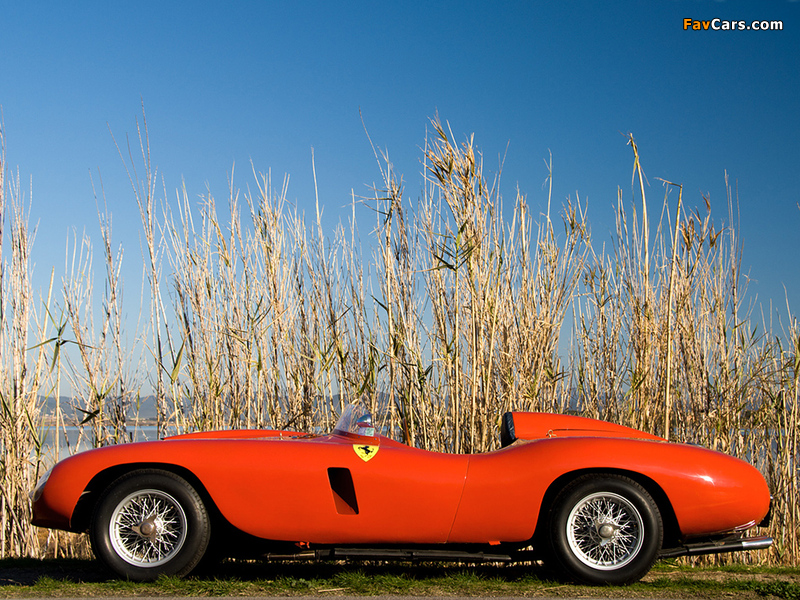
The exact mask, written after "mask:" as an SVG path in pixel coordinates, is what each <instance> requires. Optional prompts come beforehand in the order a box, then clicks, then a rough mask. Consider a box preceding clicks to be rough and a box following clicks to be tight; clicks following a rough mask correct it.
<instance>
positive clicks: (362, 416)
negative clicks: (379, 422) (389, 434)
mask: <svg viewBox="0 0 800 600" xmlns="http://www.w3.org/2000/svg"><path fill="white" fill-rule="evenodd" d="M333 432H334V433H352V434H355V435H368V436H374V435H375V427H374V426H373V424H372V415H371V414H370V412H369V411H368V410H367V409H366V408H364V407H363V406H362V405H361V404H359V403H353V404H348V405H347V406H345V407H344V410H343V411H342V414H341V416H340V417H339V420H338V421H337V422H336V426H335V427H334V428H333Z"/></svg>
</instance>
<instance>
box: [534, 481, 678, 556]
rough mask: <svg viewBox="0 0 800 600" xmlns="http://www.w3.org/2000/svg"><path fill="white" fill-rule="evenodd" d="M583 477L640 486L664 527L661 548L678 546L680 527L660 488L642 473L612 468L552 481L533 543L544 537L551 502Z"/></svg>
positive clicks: (542, 506)
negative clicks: (601, 477) (606, 477)
mask: <svg viewBox="0 0 800 600" xmlns="http://www.w3.org/2000/svg"><path fill="white" fill-rule="evenodd" d="M583 475H623V476H625V477H628V478H630V479H632V480H633V481H635V482H636V483H638V484H639V485H641V486H642V487H643V488H644V489H645V490H646V491H647V493H648V494H650V496H652V498H653V500H654V501H655V503H656V506H657V507H658V510H659V512H660V513H661V520H662V523H663V527H664V540H663V543H662V546H663V547H664V548H669V547H671V546H673V545H678V543H679V541H680V539H681V531H680V526H679V525H678V519H677V517H676V516H675V511H674V509H673V508H672V502H670V500H669V497H668V496H667V494H666V493H665V492H664V490H663V489H662V488H661V486H660V485H659V484H658V483H657V482H656V481H655V480H653V479H651V478H650V477H648V476H647V475H644V474H642V473H639V472H636V471H628V470H626V469H612V468H592V469H578V470H575V471H570V472H569V473H564V474H563V475H561V476H560V477H558V478H557V479H556V480H555V481H553V482H552V483H551V484H550V486H549V487H548V488H547V491H546V492H545V494H544V497H543V498H542V504H541V508H540V510H539V517H538V519H537V522H536V528H535V530H534V541H537V540H539V539H540V538H541V536H542V535H546V531H547V520H548V516H549V514H550V509H551V508H552V505H553V501H554V500H555V499H556V496H558V493H559V492H560V491H561V490H563V489H564V488H565V487H566V486H568V485H569V484H570V483H572V482H573V481H575V480H576V479H577V478H579V477H582V476H583ZM536 546H539V544H536Z"/></svg>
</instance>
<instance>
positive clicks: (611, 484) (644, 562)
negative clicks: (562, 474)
mask: <svg viewBox="0 0 800 600" xmlns="http://www.w3.org/2000/svg"><path fill="white" fill-rule="evenodd" d="M598 492H610V493H612V494H617V495H619V496H622V497H623V498H625V499H626V500H627V501H628V502H630V503H631V504H632V505H633V506H634V507H635V508H636V510H637V511H638V512H639V515H640V516H641V519H642V524H643V532H644V540H643V543H642V546H641V548H640V549H639V551H638V553H637V554H636V556H634V557H633V559H632V560H630V562H628V563H626V564H625V565H622V566H620V567H619V568H616V569H608V570H601V569H595V568H592V567H591V566H589V565H587V564H585V563H584V562H582V561H581V560H580V559H579V558H578V557H577V556H576V555H575V553H574V551H573V550H572V548H571V547H570V544H569V541H568V539H567V521H568V519H569V515H570V512H571V511H572V509H573V508H574V507H575V506H576V505H577V504H578V503H579V502H581V501H582V500H583V499H584V498H586V497H588V496H590V495H592V494H596V493H598ZM548 529H549V531H548V533H549V536H548V538H549V539H548V545H549V556H550V558H551V561H552V563H553V566H555V567H556V568H557V569H558V571H560V572H561V573H563V574H565V575H567V576H568V577H570V578H572V579H576V580H578V581H581V582H583V583H589V584H609V585H622V584H626V583H632V582H634V581H638V580H639V579H641V578H642V577H643V576H644V575H645V574H646V573H647V572H648V571H649V570H650V568H651V567H652V565H653V563H654V562H655V560H656V558H657V557H658V551H659V550H660V549H661V542H662V538H663V525H662V521H661V515H660V513H659V511H658V507H657V505H656V503H655V501H654V500H653V498H652V497H651V496H650V494H649V493H647V491H646V490H645V489H644V488H643V487H642V486H641V485H639V484H638V483H636V482H635V481H633V480H632V479H630V478H628V477H624V476H621V475H611V474H609V475H585V476H583V477H580V478H579V479H577V480H575V481H574V482H572V483H571V484H570V485H568V486H567V487H566V488H564V490H562V491H561V493H559V494H558V496H557V497H556V499H555V501H554V502H553V506H552V509H551V512H550V519H549V528H548Z"/></svg>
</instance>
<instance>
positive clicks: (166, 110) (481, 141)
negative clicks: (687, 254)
mask: <svg viewBox="0 0 800 600" xmlns="http://www.w3.org/2000/svg"><path fill="white" fill-rule="evenodd" d="M0 14H1V15H2V16H1V17H0V105H2V109H3V115H4V122H5V136H6V158H7V162H8V166H9V168H11V169H14V171H15V172H16V171H17V169H18V170H19V174H20V177H21V179H22V182H23V185H22V187H23V189H24V191H25V194H26V198H29V197H30V192H29V190H30V189H32V199H33V203H32V208H31V218H32V221H33V222H35V223H37V224H38V231H37V238H36V245H35V250H34V258H35V261H36V275H37V280H38V281H44V280H45V279H46V278H47V277H48V276H49V273H50V269H51V267H55V268H56V275H57V276H60V275H61V273H62V272H63V265H64V248H65V244H66V241H67V239H68V236H69V235H71V231H73V230H77V231H78V232H79V233H80V232H82V231H83V230H85V231H86V232H87V233H89V234H90V235H91V237H92V239H93V242H94V244H95V245H97V246H99V244H100V237H99V230H98V226H97V216H96V207H95V200H94V195H93V192H92V183H91V181H92V178H93V179H94V182H95V185H98V186H99V180H100V178H102V183H103V187H104V190H105V196H106V201H107V204H108V208H109V210H110V211H111V213H112V216H113V225H114V230H113V236H114V242H115V243H121V244H123V246H124V248H125V259H124V260H125V275H126V302H128V303H131V302H133V303H134V304H136V303H138V291H134V290H136V289H137V288H138V285H139V277H140V269H141V252H140V243H139V221H138V212H137V208H136V204H135V201H134V197H133V195H132V193H131V191H130V187H129V185H128V182H127V176H126V174H125V170H124V168H123V165H122V163H121V161H120V158H119V157H118V155H117V152H116V149H115V147H114V142H113V140H112V138H111V134H110V133H109V128H110V129H111V131H113V133H114V135H115V136H116V138H117V140H118V141H120V142H124V138H125V135H126V134H130V135H132V136H135V131H136V119H137V118H138V119H141V102H142V101H143V102H144V105H145V110H146V114H147V121H148V126H149V131H150V141H151V151H152V160H153V164H154V165H155V166H157V167H158V169H159V173H161V174H162V175H163V176H164V178H165V184H166V188H167V192H168V194H169V195H170V196H171V198H174V194H175V190H176V189H177V188H178V187H179V186H180V185H181V181H185V184H186V187H187V190H188V192H189V195H190V197H192V198H198V197H199V196H200V195H201V194H204V193H206V191H207V188H210V190H211V192H212V193H213V194H214V195H215V196H216V197H217V198H218V199H219V200H224V199H225V198H226V197H227V187H228V184H227V178H228V176H229V174H230V172H231V169H232V167H233V165H234V164H235V165H236V167H235V173H236V175H235V183H236V184H237V185H238V186H240V187H245V186H247V185H248V184H251V183H252V175H251V169H250V161H251V160H252V162H253V163H254V165H255V167H256V169H257V170H259V171H267V170H270V169H271V171H272V173H273V177H274V178H275V179H276V180H277V181H280V179H281V178H282V176H283V174H284V173H288V174H289V175H290V176H291V179H290V186H289V197H290V199H292V200H293V201H295V202H296V203H297V205H298V206H299V207H300V208H301V209H302V210H306V211H307V212H308V213H313V207H314V185H313V180H312V173H311V153H312V148H313V149H314V155H315V163H316V173H317V180H318V184H319V194H320V201H321V204H322V205H323V206H324V211H325V213H324V214H325V216H326V219H327V220H328V221H327V222H330V223H331V224H333V223H335V222H336V221H338V220H339V219H342V220H346V219H347V217H348V215H349V209H348V208H347V206H348V205H349V203H350V196H351V190H352V191H355V193H356V195H367V194H368V193H369V186H370V185H372V184H373V183H374V182H377V181H379V179H380V173H379V171H378V168H377V164H376V162H375V158H374V156H373V154H372V150H371V147H370V143H369V140H368V139H367V136H366V134H365V132H364V128H363V126H362V122H361V119H362V116H363V120H364V123H365V125H366V127H367V128H368V130H369V134H370V136H371V138H372V140H373V141H374V142H375V144H376V145H378V146H379V147H381V148H385V149H387V150H388V152H389V155H390V157H391V159H392V161H393V163H394V165H395V169H396V170H397V171H398V173H400V174H402V176H403V179H404V182H405V192H406V197H407V198H408V199H409V200H415V199H416V198H417V197H418V196H419V195H420V191H421V187H422V183H421V182H422V178H421V175H420V173H421V169H422V167H421V163H420V159H421V151H420V147H421V146H422V144H423V143H424V137H425V131H426V127H427V125H428V120H429V118H430V117H432V116H434V115H435V114H437V113H438V114H439V115H440V117H441V118H442V119H443V120H446V121H448V122H449V123H450V125H451V127H452V129H453V132H454V133H455V134H456V136H457V137H458V139H460V140H461V139H465V138H466V136H467V135H469V134H472V133H474V134H475V141H476V144H477V146H478V148H479V150H481V152H482V153H483V155H484V159H485V165H486V167H487V170H489V171H490V172H493V171H496V169H497V165H498V164H499V156H500V155H502V154H506V159H505V163H504V167H503V179H502V181H503V193H504V196H505V197H506V199H507V201H508V204H510V203H511V202H510V201H511V200H512V199H513V196H514V193H515V189H516V187H517V185H518V186H519V187H520V189H521V190H522V191H523V192H524V193H525V194H526V195H527V196H528V199H529V201H530V203H531V204H532V206H533V207H534V208H535V209H539V210H543V209H544V207H545V206H546V200H547V196H546V190H544V189H543V188H542V184H543V182H544V181H545V178H546V176H547V171H546V169H545V167H544V162H543V160H544V159H546V158H547V157H548V156H549V153H550V152H552V156H553V166H554V182H553V183H554V188H553V189H554V200H555V202H556V204H557V205H560V204H561V202H562V201H563V200H564V199H565V198H566V197H567V196H572V198H573V199H574V198H575V196H576V193H577V194H578V195H579V196H580V198H581V199H582V200H588V203H589V212H588V216H589V219H590V222H591V227H592V232H593V236H594V237H595V239H596V240H600V239H602V238H603V237H604V236H605V235H606V234H607V233H608V232H610V231H611V230H612V228H613V214H614V213H613V206H614V203H615V201H616V190H617V187H618V186H619V187H621V188H622V190H623V192H624V193H625V197H626V198H628V199H630V189H631V188H630V177H631V169H632V155H631V150H630V148H628V147H627V146H626V143H625V137H624V135H623V134H625V133H627V132H632V133H633V135H634V136H635V138H636V140H637V143H638V145H639V149H640V153H641V157H642V162H643V165H644V168H645V172H646V174H647V176H648V178H649V180H650V184H651V187H650V189H649V190H648V194H649V198H650V199H651V202H654V203H657V204H660V201H661V198H662V197H663V190H662V188H661V186H660V184H659V183H658V181H657V179H656V178H658V177H661V178H664V179H668V180H670V181H674V182H676V183H681V184H683V185H684V199H685V202H686V203H687V205H688V206H689V207H692V206H697V207H702V206H703V201H702V197H701V194H706V195H710V198H711V201H712V206H713V214H714V217H715V220H716V221H717V223H722V222H723V221H725V220H727V207H726V205H725V187H724V173H725V172H726V171H727V172H728V174H729V176H730V179H731V181H732V182H733V183H734V185H735V186H736V189H737V190H738V199H739V204H740V210H741V225H740V227H739V234H740V236H741V238H742V240H743V243H744V265H745V268H746V270H748V271H749V273H750V276H751V277H752V279H753V281H752V283H751V284H750V293H751V294H757V295H758V300H759V301H760V302H762V303H764V304H767V303H769V302H770V301H772V302H773V303H775V304H776V305H777V306H778V307H779V308H780V310H781V311H782V312H784V313H785V296H784V286H785V288H786V290H787V292H788V296H789V300H790V303H791V305H792V311H793V312H795V313H797V311H798V306H800V273H798V267H797V262H798V261H797V251H798V231H800V208H798V202H800V186H799V185H798V181H797V179H798V177H797V175H798V172H800V169H799V168H798V167H799V165H800V142H798V140H800V61H799V60H798V56H800V2H790V1H784V0H775V1H772V2H737V1H733V0H731V1H725V2H713V1H696V0H693V1H688V0H670V1H651V0H648V1H644V0H642V1H625V2H614V3H606V2H543V1H529V2H472V1H469V0H458V1H453V2H434V1H427V2H404V3H391V2H377V1H355V2H341V3H340V2H331V1H319V2H316V1H308V2H303V1H300V2H287V1H281V2H267V1H264V2H245V1H231V2H225V3H223V2H204V1H197V2H173V1H170V0H162V1H160V2H147V1H137V2H107V1H103V2H99V1H98V2H86V1H76V2H61V1H59V2H3V3H2V12H1V13H0ZM685 18H692V19H697V20H711V19H714V18H719V19H722V20H737V21H738V20H744V21H747V22H748V23H749V22H750V21H752V20H782V21H783V31H760V32H759V31H710V30H709V31H700V32H697V31H684V29H683V20H684V19H685ZM506 152H507V153H506ZM30 182H32V184H31V185H29V183H30ZM360 218H363V219H364V224H362V225H361V230H362V235H366V232H367V231H368V230H369V228H370V226H371V224H372V221H371V219H372V217H371V216H370V215H369V214H363V217H360ZM98 266H99V263H98ZM129 310H131V311H136V310H138V305H137V306H136V307H134V306H131V305H130V304H129Z"/></svg>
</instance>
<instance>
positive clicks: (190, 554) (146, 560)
mask: <svg viewBox="0 0 800 600" xmlns="http://www.w3.org/2000/svg"><path fill="white" fill-rule="evenodd" d="M210 532H211V527H210V521H209V517H208V511H207V510H206V508H205V506H204V505H203V501H202V499H201V498H200V496H199V495H198V494H197V492H196V491H195V489H194V488H193V487H192V486H191V485H189V483H188V482H187V481H186V480H184V479H183V478H182V477H179V476H178V475H175V474H174V473H171V472H169V471H162V470H156V469H142V470H138V471H133V472H131V473H128V474H127V475H123V476H122V477H120V478H119V479H117V480H116V481H115V482H114V483H112V484H111V485H110V486H109V487H108V488H107V490H106V491H105V492H104V493H103V496H102V497H101V498H100V500H99V502H98V504H97V508H96V510H95V512H94V515H93V518H92V524H91V527H90V539H91V544H92V550H93V551H94V554H95V556H96V557H97V558H98V559H99V560H100V561H101V562H103V564H105V565H106V566H107V567H109V568H110V569H111V570H112V571H114V572H116V573H117V574H118V575H121V576H122V577H125V578H127V579H131V580H134V581H152V580H154V579H156V578H157V577H159V576H160V575H176V576H182V575H186V574H188V573H189V572H190V571H191V570H192V569H193V568H194V567H195V566H197V563H198V562H199V561H200V559H201V558H202V557H203V554H204V553H205V551H206V548H207V547H208V541H209V537H210Z"/></svg>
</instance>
